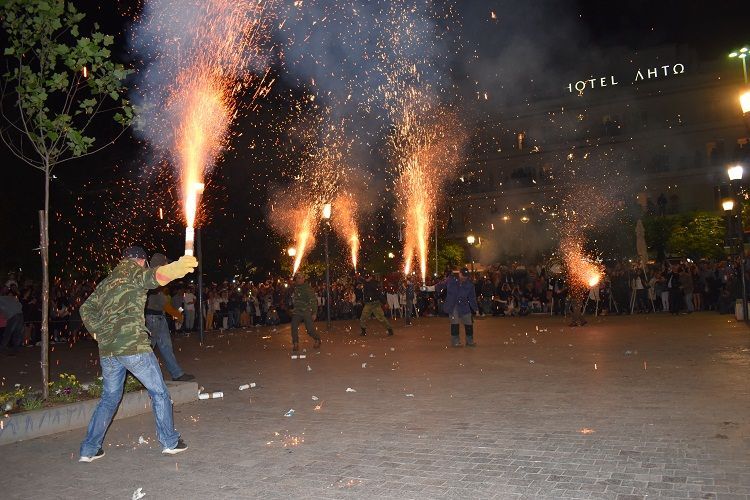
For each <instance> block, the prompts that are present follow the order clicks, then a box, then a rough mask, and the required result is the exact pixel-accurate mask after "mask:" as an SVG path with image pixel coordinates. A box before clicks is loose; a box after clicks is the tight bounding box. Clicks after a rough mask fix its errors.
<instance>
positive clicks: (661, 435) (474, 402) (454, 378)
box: [0, 313, 750, 500]
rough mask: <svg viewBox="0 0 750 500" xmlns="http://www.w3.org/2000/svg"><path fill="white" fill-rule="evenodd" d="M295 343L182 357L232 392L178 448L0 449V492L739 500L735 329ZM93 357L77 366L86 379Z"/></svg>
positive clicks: (557, 326) (282, 334) (229, 337)
mask: <svg viewBox="0 0 750 500" xmlns="http://www.w3.org/2000/svg"><path fill="white" fill-rule="evenodd" d="M317 326H318V328H319V329H324V328H325V324H324V323H318V324H317ZM288 331H289V327H288V325H287V326H282V327H279V328H278V329H277V330H276V331H273V330H272V329H269V328H260V329H250V330H247V331H243V330H236V331H231V332H225V333H223V334H212V335H211V336H210V337H209V338H208V340H207V342H206V343H205V344H204V345H203V346H200V345H198V343H197V341H196V340H195V339H194V338H189V339H178V340H177V341H176V342H175V344H176V347H177V348H178V349H179V352H178V359H179V360H180V361H181V362H182V363H183V366H184V368H185V369H186V370H188V371H191V372H193V373H195V374H196V376H197V377H198V380H199V383H200V384H201V385H203V386H204V387H205V390H206V391H214V390H222V391H224V398H223V399H217V400H206V401H197V402H195V403H190V404H185V405H180V406H178V407H177V408H176V411H175V421H176V425H177V428H178V430H179V431H180V432H181V433H182V435H183V437H184V439H185V440H186V442H187V443H188V445H189V446H190V449H189V450H188V451H187V452H185V453H183V454H181V455H178V456H176V457H164V456H162V455H161V454H160V453H159V452H160V446H159V444H158V442H156V441H155V438H154V425H153V418H152V417H151V416H150V415H145V416H140V417H134V418H130V419H124V420H120V421H117V422H115V423H114V424H113V425H112V427H111V428H110V431H109V433H108V435H107V440H106V444H105V450H106V453H107V455H106V457H104V458H103V459H102V460H99V461H97V462H94V463H91V464H80V463H78V462H77V459H78V445H79V442H80V440H81V439H82V437H83V430H81V431H78V432H68V433H63V434H58V435H55V436H51V437H47V438H40V439H37V440H32V441H29V442H24V443H18V444H13V445H8V446H4V447H2V448H0V453H1V454H2V457H3V464H4V467H3V469H4V471H3V475H2V479H0V492H1V493H0V495H1V496H2V498H5V499H10V498H13V499H15V498H94V497H95V498H115V499H130V498H132V496H133V492H134V491H135V490H136V489H137V488H142V491H143V493H145V494H146V497H145V498H146V499H147V500H148V499H177V498H190V499H192V498H200V499H208V498H211V499H213V498H264V499H265V498H271V499H274V498H279V499H282V498H284V499H285V498H472V499H473V498H517V497H525V498H613V499H622V500H625V499H628V500H629V499H636V498H654V497H665V498H728V499H729V498H731V499H734V498H750V382H749V381H748V380H750V349H749V348H748V345H749V344H750V330H748V329H747V327H746V326H745V325H744V324H742V323H738V322H736V321H734V319H733V318H729V317H728V316H718V315H715V314H711V313H701V314H693V315H691V316H679V317H671V316H656V315H646V316H638V317H605V318H598V319H592V320H591V322H590V324H589V325H588V326H586V327H583V328H568V327H567V326H565V325H564V323H563V321H562V319H560V318H549V317H527V318H489V319H484V320H479V321H477V324H476V339H477V342H478V344H479V346H478V347H477V348H476V349H470V348H460V349H452V348H448V347H447V345H448V340H449V339H448V334H447V320H445V319H442V318H432V319H420V320H419V321H418V324H417V326H415V327H412V328H403V327H399V328H397V329H396V335H395V337H392V338H388V337H386V336H385V335H384V334H385V332H384V331H381V329H380V328H379V325H376V324H375V323H373V324H371V325H370V328H369V332H370V335H368V337H366V338H365V339H364V340H361V339H360V338H359V337H358V336H356V333H357V329H356V325H355V323H354V322H334V323H333V331H332V332H331V333H330V334H324V343H323V348H322V349H321V350H320V351H319V352H315V351H312V349H311V346H312V343H311V342H310V339H309V338H306V337H305V336H304V334H302V336H303V338H304V340H303V344H302V347H306V348H307V359H302V360H292V359H290V356H289V354H290V352H289V342H290V341H289V334H288ZM87 349H88V350H87ZM90 350H91V348H90V347H85V346H83V347H81V348H80V349H79V352H78V353H77V354H74V353H71V355H70V356H71V357H72V358H75V359H78V360H79V362H80V365H81V366H83V367H84V368H82V369H83V370H91V369H92V366H93V365H92V364H91V363H88V365H87V363H86V360H88V359H90V358H89V354H90ZM29 351H32V350H31V349H30V350H29ZM33 351H35V352H34V353H33V356H36V350H33ZM58 355H59V353H58ZM22 356H25V357H26V358H28V359H26V358H24V359H14V360H13V363H16V365H13V366H16V367H17V366H18V365H17V364H18V363H25V364H30V365H31V366H33V361H31V360H33V359H35V358H34V357H33V356H32V353H29V354H26V353H24V354H23V355H22ZM76 356H78V357H77V358H76ZM65 363H66V362H62V363H61V364H63V365H65ZM9 366H10V365H8V364H6V363H5V360H3V366H2V367H0V375H2V376H4V377H5V383H6V385H7V384H9V383H14V380H15V378H17V377H16V375H14V374H12V372H9V371H8V369H9V368H8V367H9ZM54 366H57V364H56V363H55V365H54ZM250 382H255V383H256V384H257V387H256V388H254V389H250V390H246V391H239V390H237V388H238V386H239V385H241V384H244V383H250ZM347 388H352V389H354V390H356V392H347ZM313 396H316V397H317V398H318V399H317V400H313ZM290 409H294V414H293V415H292V416H290V417H285V416H284V414H285V413H287V411H288V410H290ZM141 436H142V437H143V438H144V439H145V440H146V441H147V443H146V444H138V442H139V437H141Z"/></svg>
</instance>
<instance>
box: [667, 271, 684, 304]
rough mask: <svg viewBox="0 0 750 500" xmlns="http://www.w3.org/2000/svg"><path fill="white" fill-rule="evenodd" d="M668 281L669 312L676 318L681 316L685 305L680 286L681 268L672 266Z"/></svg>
mask: <svg viewBox="0 0 750 500" xmlns="http://www.w3.org/2000/svg"><path fill="white" fill-rule="evenodd" d="M666 279H667V290H668V291H669V312H671V313H672V314H673V315H675V316H676V315H678V314H680V310H681V309H682V305H683V304H684V303H685V300H684V297H683V294H682V286H681V284H680V266H672V268H671V269H670V271H669V272H668V273H667V276H666Z"/></svg>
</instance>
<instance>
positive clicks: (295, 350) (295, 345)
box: [292, 342, 299, 352]
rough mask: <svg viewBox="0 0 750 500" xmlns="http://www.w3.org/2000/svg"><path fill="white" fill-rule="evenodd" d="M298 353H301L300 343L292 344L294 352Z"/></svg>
mask: <svg viewBox="0 0 750 500" xmlns="http://www.w3.org/2000/svg"><path fill="white" fill-rule="evenodd" d="M297 351H299V343H298V342H295V343H294V344H292V352H297Z"/></svg>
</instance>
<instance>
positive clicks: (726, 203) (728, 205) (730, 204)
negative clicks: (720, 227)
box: [721, 198, 734, 212]
mask: <svg viewBox="0 0 750 500" xmlns="http://www.w3.org/2000/svg"><path fill="white" fill-rule="evenodd" d="M721 208H723V209H724V211H725V212H731V211H732V210H734V200H733V199H732V198H726V199H724V200H723V201H722V202H721Z"/></svg>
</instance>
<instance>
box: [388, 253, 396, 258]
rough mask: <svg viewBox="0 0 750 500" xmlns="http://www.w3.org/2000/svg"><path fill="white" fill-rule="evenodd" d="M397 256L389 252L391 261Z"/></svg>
mask: <svg viewBox="0 0 750 500" xmlns="http://www.w3.org/2000/svg"><path fill="white" fill-rule="evenodd" d="M395 256H396V255H395V254H394V253H393V252H388V258H389V259H392V258H394V257H395Z"/></svg>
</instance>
